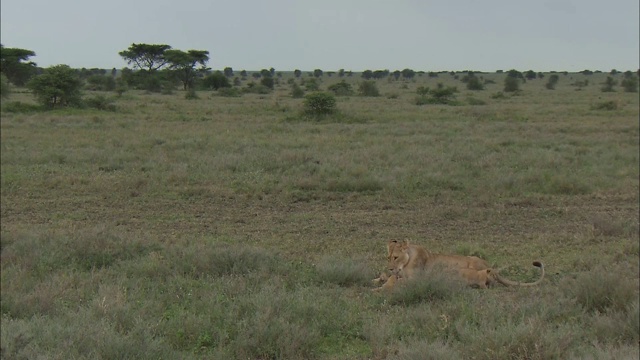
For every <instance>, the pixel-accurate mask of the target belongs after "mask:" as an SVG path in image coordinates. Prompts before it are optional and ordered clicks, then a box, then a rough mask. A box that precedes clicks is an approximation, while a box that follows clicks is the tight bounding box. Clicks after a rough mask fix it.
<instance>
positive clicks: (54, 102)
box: [27, 65, 82, 108]
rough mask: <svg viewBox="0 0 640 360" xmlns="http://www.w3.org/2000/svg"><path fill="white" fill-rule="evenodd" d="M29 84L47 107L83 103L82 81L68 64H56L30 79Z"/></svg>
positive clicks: (38, 98)
mask: <svg viewBox="0 0 640 360" xmlns="http://www.w3.org/2000/svg"><path fill="white" fill-rule="evenodd" d="M27 86H28V87H29V88H30V89H31V91H33V95H34V96H35V97H36V99H37V100H38V102H39V103H40V104H42V105H44V106H45V107H48V108H55V107H61V106H75V107H78V106H80V105H81V104H82V100H81V99H82V92H81V90H80V89H81V88H82V81H81V80H80V79H79V78H78V75H77V74H76V72H75V71H74V70H73V69H71V68H70V67H69V66H67V65H56V66H52V67H50V68H47V69H45V70H44V72H43V73H42V74H41V75H38V76H35V77H33V78H31V80H29V83H28V84H27Z"/></svg>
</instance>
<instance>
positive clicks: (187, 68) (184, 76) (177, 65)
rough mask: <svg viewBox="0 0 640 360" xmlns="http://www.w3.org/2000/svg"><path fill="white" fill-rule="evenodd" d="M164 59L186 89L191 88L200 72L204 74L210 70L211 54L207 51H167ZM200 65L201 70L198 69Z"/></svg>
mask: <svg viewBox="0 0 640 360" xmlns="http://www.w3.org/2000/svg"><path fill="white" fill-rule="evenodd" d="M164 59H165V60H166V61H167V63H168V64H169V66H170V68H171V69H172V70H174V71H175V72H176V75H177V76H178V78H179V79H180V81H182V84H183V86H184V89H185V90H187V88H191V87H192V86H193V81H194V80H195V78H196V76H197V74H198V71H200V72H204V71H206V70H208V68H207V62H208V61H209V52H208V51H206V50H188V51H186V52H185V51H182V50H167V51H165V53H164ZM197 65H200V67H199V68H196V66H197Z"/></svg>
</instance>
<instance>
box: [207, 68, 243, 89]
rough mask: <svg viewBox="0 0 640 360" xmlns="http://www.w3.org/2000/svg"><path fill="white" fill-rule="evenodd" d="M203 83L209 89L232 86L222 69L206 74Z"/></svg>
mask: <svg viewBox="0 0 640 360" xmlns="http://www.w3.org/2000/svg"><path fill="white" fill-rule="evenodd" d="M236 79H237V78H236ZM201 84H202V85H201V86H202V87H203V88H204V89H207V90H219V89H223V88H230V87H231V83H229V78H228V77H226V76H225V75H224V74H223V73H222V72H220V71H216V72H214V73H213V74H210V75H207V76H205V78H204V79H202V81H201Z"/></svg>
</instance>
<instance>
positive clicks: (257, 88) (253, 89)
mask: <svg viewBox="0 0 640 360" xmlns="http://www.w3.org/2000/svg"><path fill="white" fill-rule="evenodd" d="M242 91H243V92H245V93H247V94H261V95H265V94H268V93H270V92H271V89H269V88H268V87H266V86H264V85H262V84H256V83H254V82H250V83H248V84H247V86H246V87H245V88H244V89H242Z"/></svg>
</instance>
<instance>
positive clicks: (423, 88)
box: [416, 86, 431, 96]
mask: <svg viewBox="0 0 640 360" xmlns="http://www.w3.org/2000/svg"><path fill="white" fill-rule="evenodd" d="M429 91H431V89H429V87H427V86H419V87H418V88H417V89H416V93H417V94H418V95H421V96H424V95H427V94H428V93H429Z"/></svg>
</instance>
